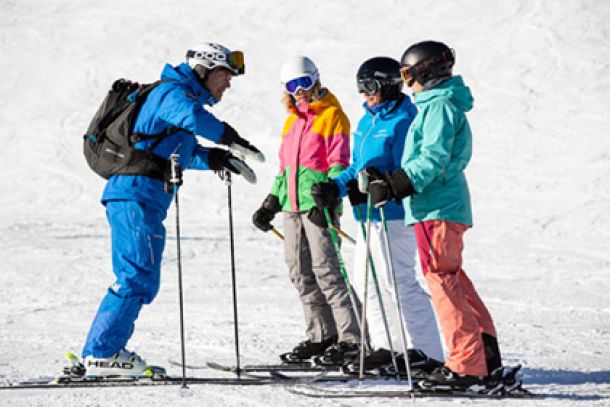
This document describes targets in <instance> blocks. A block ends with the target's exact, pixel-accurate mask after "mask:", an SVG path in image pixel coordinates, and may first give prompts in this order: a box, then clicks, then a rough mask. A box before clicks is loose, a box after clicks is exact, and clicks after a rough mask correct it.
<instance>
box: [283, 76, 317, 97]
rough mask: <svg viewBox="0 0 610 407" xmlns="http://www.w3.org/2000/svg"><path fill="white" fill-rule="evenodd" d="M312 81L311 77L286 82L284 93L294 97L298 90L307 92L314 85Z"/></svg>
mask: <svg viewBox="0 0 610 407" xmlns="http://www.w3.org/2000/svg"><path fill="white" fill-rule="evenodd" d="M314 83H315V82H314V80H313V78H312V77H311V76H301V77H300V78H296V79H293V80H291V81H288V82H286V92H288V93H290V94H291V95H294V94H295V93H297V91H298V90H299V88H300V89H303V90H309V89H311V88H312V87H313V85H314Z"/></svg>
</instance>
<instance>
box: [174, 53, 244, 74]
mask: <svg viewBox="0 0 610 407" xmlns="http://www.w3.org/2000/svg"><path fill="white" fill-rule="evenodd" d="M186 57H187V58H195V59H199V60H203V61H205V60H207V61H211V62H212V63H213V64H214V66H213V67H216V66H221V67H222V66H225V67H227V68H229V69H231V70H232V71H233V73H235V75H243V74H244V73H245V71H246V63H245V58H244V53H243V51H232V52H231V53H229V54H225V53H224V52H201V51H193V50H189V51H187V53H186Z"/></svg>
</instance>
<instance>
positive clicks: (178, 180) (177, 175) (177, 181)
mask: <svg viewBox="0 0 610 407" xmlns="http://www.w3.org/2000/svg"><path fill="white" fill-rule="evenodd" d="M179 158H180V154H172V155H171V156H170V160H171V164H172V177H171V179H170V183H171V184H172V187H173V192H174V202H175V204H176V251H177V253H176V260H177V263H178V302H179V304H180V351H181V358H182V388H184V389H186V388H187V386H186V355H185V345H184V299H183V295H182V257H181V252H180V200H179V199H178V187H179V186H180V185H181V184H182V174H181V171H180V165H179V164H178V159H179Z"/></svg>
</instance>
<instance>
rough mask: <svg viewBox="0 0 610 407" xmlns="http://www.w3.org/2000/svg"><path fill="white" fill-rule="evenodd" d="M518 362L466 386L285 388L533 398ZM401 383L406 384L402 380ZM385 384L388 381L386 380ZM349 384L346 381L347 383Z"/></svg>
mask: <svg viewBox="0 0 610 407" xmlns="http://www.w3.org/2000/svg"><path fill="white" fill-rule="evenodd" d="M520 369H521V365H516V366H505V367H503V368H501V369H498V371H497V372H495V377H492V379H491V381H490V383H488V384H487V385H473V386H469V387H468V388H457V387H452V386H450V385H448V384H435V383H432V382H429V381H427V380H425V379H419V380H416V381H415V382H414V384H413V388H412V389H406V390H405V389H404V388H402V389H396V388H392V389H388V388H385V389H384V388H379V387H377V388H369V389H355V388H353V387H323V386H319V385H318V386H316V385H314V384H307V383H299V384H297V385H295V386H293V387H287V390H288V391H289V392H291V393H294V394H299V395H303V396H308V397H316V398H331V397H467V398H531V397H537V395H535V394H532V393H531V392H529V391H528V390H527V389H525V388H523V386H522V385H523V382H522V381H521V380H518V379H517V377H516V376H517V373H518V372H519V370H520ZM404 383H405V386H406V382H404ZM387 384H389V381H388V383H387ZM348 385H349V384H348Z"/></svg>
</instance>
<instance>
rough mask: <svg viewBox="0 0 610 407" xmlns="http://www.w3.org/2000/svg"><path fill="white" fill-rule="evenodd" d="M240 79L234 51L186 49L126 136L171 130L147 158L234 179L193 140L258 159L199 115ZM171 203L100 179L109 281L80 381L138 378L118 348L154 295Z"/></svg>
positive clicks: (152, 191)
mask: <svg viewBox="0 0 610 407" xmlns="http://www.w3.org/2000/svg"><path fill="white" fill-rule="evenodd" d="M243 72H244V61H243V53H241V51H235V52H231V51H230V50H229V49H227V48H225V47H223V46H221V45H218V44H211V43H205V44H203V45H201V46H199V47H196V48H193V49H191V50H189V51H188V52H187V55H186V63H182V64H180V65H178V66H171V65H169V64H168V65H166V66H165V68H164V69H163V72H162V74H161V79H162V82H161V84H160V85H158V86H157V87H156V88H154V89H153V90H152V91H151V93H150V94H149V95H148V97H147V99H146V101H145V102H144V104H143V105H142V108H141V110H140V112H139V114H138V117H137V119H136V122H135V124H134V129H133V132H134V133H135V134H144V135H146V134H158V133H161V132H162V131H164V130H165V129H172V128H173V129H176V130H177V131H174V132H172V133H171V134H170V135H168V136H167V137H165V138H163V139H162V141H161V142H160V143H158V145H157V146H156V147H154V149H153V150H152V152H153V153H154V154H156V155H158V156H161V157H163V158H166V159H168V158H169V156H170V154H173V153H177V154H179V165H180V168H182V169H196V170H223V169H225V168H226V169H229V170H231V171H233V172H239V171H235V170H236V169H235V167H234V166H233V165H232V163H235V162H236V161H235V160H238V159H237V158H236V157H235V156H233V155H232V154H231V153H230V152H229V151H228V150H225V149H221V148H206V147H203V146H201V145H199V144H198V142H197V138H196V136H200V137H204V138H205V139H207V140H210V141H212V142H214V143H219V144H224V145H227V146H229V147H230V148H231V149H232V150H234V151H235V150H237V151H239V152H240V153H241V154H243V155H244V156H248V155H252V156H254V157H258V158H259V159H260V157H261V156H262V154H261V153H260V151H259V150H258V149H256V148H255V147H254V146H252V145H251V144H250V143H249V142H248V141H246V140H245V139H243V138H242V137H240V136H239V135H238V133H237V132H236V131H235V130H234V129H233V128H232V127H231V126H230V125H229V124H227V123H224V122H222V121H220V120H218V119H217V118H216V117H215V116H214V115H212V114H211V113H210V112H208V111H207V110H206V109H205V108H204V105H209V106H212V105H214V104H216V103H218V102H219V101H220V100H221V99H222V96H223V93H224V92H225V90H226V89H228V88H229V87H230V85H231V79H232V78H233V77H234V76H236V75H239V74H242V73H243ZM153 142H154V140H151V139H145V138H142V140H141V141H139V142H137V144H135V147H136V148H138V149H147V148H149V147H151V144H152V143H153ZM172 198H173V194H172V193H168V192H166V190H165V189H164V183H163V181H160V180H158V179H155V178H152V177H148V176H142V175H137V176H134V175H114V176H112V177H110V178H109V179H108V182H107V184H106V187H105V189H104V192H103V195H102V198H101V201H102V204H103V205H104V206H105V207H106V216H107V219H108V223H109V224H110V229H111V243H112V268H113V272H114V274H115V276H116V281H115V282H114V284H112V286H110V287H109V288H108V290H107V292H106V295H105V297H104V298H103V300H102V302H101V304H100V306H99V309H98V311H97V314H96V315H95V318H94V320H93V323H92V324H91V328H90V330H89V334H88V336H87V339H86V342H85V345H84V348H83V351H82V356H83V358H84V364H85V368H86V374H87V375H88V376H107V375H118V376H120V375H129V376H139V375H143V374H144V371H145V369H146V367H147V365H146V362H145V361H144V360H143V359H142V358H141V357H140V356H138V355H137V354H136V353H134V352H129V351H127V350H126V345H127V342H128V340H129V338H130V337H131V335H132V333H133V331H134V322H135V320H136V318H137V317H138V314H139V312H140V309H141V308H142V305H144V304H150V303H151V302H152V301H153V299H154V298H155V296H156V294H157V292H158V290H159V280H160V271H161V270H160V265H161V258H162V254H163V249H164V246H165V228H164V226H163V220H164V219H165V217H166V214H167V210H168V208H169V206H170V204H171V201H172Z"/></svg>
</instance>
